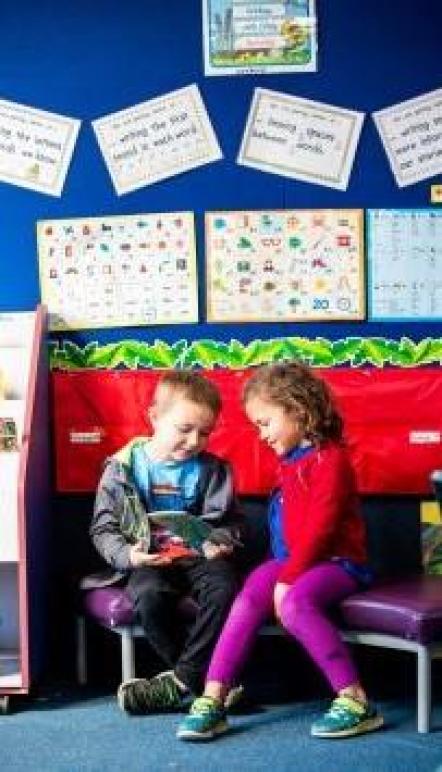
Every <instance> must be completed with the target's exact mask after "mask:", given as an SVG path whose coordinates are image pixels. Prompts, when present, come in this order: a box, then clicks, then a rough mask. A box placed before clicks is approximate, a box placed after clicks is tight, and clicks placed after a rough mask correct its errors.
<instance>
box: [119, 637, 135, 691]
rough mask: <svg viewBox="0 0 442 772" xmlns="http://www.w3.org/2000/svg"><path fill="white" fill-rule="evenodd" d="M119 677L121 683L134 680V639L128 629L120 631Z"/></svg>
mask: <svg viewBox="0 0 442 772" xmlns="http://www.w3.org/2000/svg"><path fill="white" fill-rule="evenodd" d="M121 675H122V679H123V681H128V680H129V679H130V678H135V639H134V637H133V635H132V630H131V628H130V627H125V628H124V629H123V630H122V631H121Z"/></svg>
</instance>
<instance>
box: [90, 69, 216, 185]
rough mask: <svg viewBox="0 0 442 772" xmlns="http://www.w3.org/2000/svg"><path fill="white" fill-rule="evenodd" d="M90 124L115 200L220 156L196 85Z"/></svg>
mask: <svg viewBox="0 0 442 772" xmlns="http://www.w3.org/2000/svg"><path fill="white" fill-rule="evenodd" d="M92 126H93V128H94V131H95V134H96V136H97V140H98V143H99V145H100V149H101V152H102V154H103V157H104V160H105V162H106V165H107V167H108V170H109V174H110V176H111V179H112V182H113V185H114V188H115V191H116V193H117V195H119V196H120V195H122V194H123V193H129V192H130V191H132V190H137V189H138V188H142V187H144V186H145V185H151V184H152V183H154V182H158V181H159V180H163V179H166V178H168V177H173V176H174V175H176V174H181V173H182V172H186V171H189V170H190V169H195V168H196V167H198V166H203V165H204V164H208V163H211V162H212V161H217V160H218V159H219V158H222V153H221V149H220V147H219V144H218V140H217V138H216V136H215V133H214V131H213V128H212V125H211V123H210V120H209V116H208V114H207V112H206V109H205V106H204V103H203V100H202V98H201V94H200V92H199V90H198V87H197V86H196V85H195V84H194V85H191V86H186V87H185V88H182V89H178V90H177V91H171V92H170V93H168V94H165V95H164V96H160V97H156V98H155V99H150V100H148V101H147V102H143V103H142V104H139V105H135V106H133V107H129V108H128V109H127V110H121V111H120V112H117V113H113V114H111V115H108V116H105V117H103V118H99V119H97V120H96V121H93V123H92Z"/></svg>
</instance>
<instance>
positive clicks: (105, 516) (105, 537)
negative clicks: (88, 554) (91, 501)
mask: <svg viewBox="0 0 442 772" xmlns="http://www.w3.org/2000/svg"><path fill="white" fill-rule="evenodd" d="M123 507H124V487H123V484H122V481H121V480H120V479H118V475H117V474H116V467H115V462H110V463H109V464H108V465H107V466H106V468H105V470H104V472H103V475H102V477H101V480H100V482H99V483H98V488H97V493H96V497H95V505H94V513H93V516H92V521H91V525H90V528H89V533H90V536H91V538H92V542H93V544H94V546H95V549H96V550H97V551H98V552H99V553H100V555H101V557H102V558H104V560H105V561H106V563H107V564H108V565H109V566H111V567H112V568H113V569H115V570H117V571H127V570H128V569H129V568H130V567H131V566H130V545H129V544H128V543H127V541H126V539H125V538H124V536H123V534H122V532H121V525H120V522H121V521H120V513H121V512H122V511H123Z"/></svg>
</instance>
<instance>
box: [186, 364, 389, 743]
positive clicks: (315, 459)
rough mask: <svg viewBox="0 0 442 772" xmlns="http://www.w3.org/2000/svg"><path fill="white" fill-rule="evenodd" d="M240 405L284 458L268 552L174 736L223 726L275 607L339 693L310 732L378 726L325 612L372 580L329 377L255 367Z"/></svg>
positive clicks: (342, 732) (206, 733)
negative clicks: (232, 693) (229, 699)
mask: <svg viewBox="0 0 442 772" xmlns="http://www.w3.org/2000/svg"><path fill="white" fill-rule="evenodd" d="M243 404H244V408H245V411H246V413H247V415H248V417H249V418H250V420H251V421H252V423H253V424H254V425H255V426H256V427H257V429H258V431H259V433H260V436H261V438H262V439H263V440H265V442H267V443H268V445H270V447H271V448H273V450H274V451H275V453H276V454H277V455H278V457H279V458H280V462H281V463H280V489H279V490H278V491H277V492H276V493H275V494H274V495H273V497H272V499H271V501H270V507H269V525H270V536H271V548H272V553H273V559H271V560H268V561H266V562H265V563H263V564H262V565H260V566H259V567H258V568H256V569H255V570H254V571H253V572H252V573H251V574H250V576H249V577H248V579H247V580H246V582H245V584H244V587H243V589H242V591H241V593H240V594H239V596H238V597H237V599H236V601H235V603H234V605H233V607H232V609H231V612H230V614H229V617H228V619H227V621H226V623H225V625H224V628H223V631H222V633H221V636H220V639H219V641H218V643H217V646H216V648H215V651H214V653H213V656H212V660H211V663H210V666H209V669H208V672H207V676H206V686H205V690H204V695H203V696H202V697H200V698H198V699H196V700H195V701H194V702H193V705H192V707H191V709H190V713H189V715H188V716H187V717H186V718H185V719H184V721H183V722H182V723H181V725H180V727H179V729H178V732H177V736H178V737H179V738H180V739H183V740H200V739H211V738H213V737H215V736H216V735H218V734H221V733H223V732H225V731H227V729H228V725H227V723H226V718H225V710H224V707H223V705H224V698H225V695H226V694H227V692H228V690H229V688H230V686H231V685H232V684H233V683H234V682H235V680H236V676H237V674H238V671H239V670H240V668H241V667H242V665H243V663H244V662H245V660H246V658H247V656H248V654H249V652H250V649H251V646H252V644H253V642H254V639H255V637H256V635H257V633H258V630H259V628H260V626H261V625H262V624H263V622H265V620H266V619H267V618H268V617H269V616H270V615H271V613H272V611H273V612H274V613H275V614H276V617H277V618H278V620H279V622H280V623H281V624H282V625H283V627H284V628H285V629H286V630H287V632H288V633H290V634H291V635H292V636H293V637H294V638H296V640H298V641H299V642H300V643H301V644H302V645H303V646H304V648H305V649H306V650H307V652H308V653H309V654H310V656H311V658H312V659H313V660H314V662H315V663H316V665H317V666H318V667H319V668H320V669H321V670H322V672H323V674H324V676H325V677H326V679H327V680H328V681H329V683H330V685H331V687H332V689H333V690H334V692H335V693H336V698H335V699H334V700H333V702H332V705H331V707H330V709H329V710H328V711H327V712H326V713H325V715H324V716H323V717H322V718H320V719H319V720H318V721H316V722H315V723H314V724H313V726H312V728H311V733H312V735H314V736H315V737H347V736H350V735H356V734H360V733H362V732H368V731H372V730H374V729H378V728H379V727H380V726H382V724H383V719H382V717H381V716H380V715H379V714H378V713H377V712H376V710H375V708H374V707H373V706H371V705H370V704H369V703H368V700H367V696H366V694H365V691H364V689H363V687H362V685H361V684H360V682H359V679H358V675H357V673H356V670H355V666H354V664H353V662H352V660H351V658H350V654H349V651H348V650H347V647H346V646H345V644H344V643H343V641H342V640H341V637H340V635H339V631H338V629H337V628H336V627H335V626H334V624H333V623H332V621H331V619H330V616H329V611H330V608H331V607H333V606H336V605H338V604H339V603H340V601H342V600H343V599H344V598H346V597H347V596H348V595H350V594H352V593H354V592H356V591H357V590H358V589H361V588H363V587H366V586H367V584H369V582H370V581H371V578H372V577H371V572H370V570H369V568H368V566H367V564H366V548H365V531H364V524H363V520H362V517H361V515H360V512H359V507H358V500H357V495H356V488H355V481H354V476H353V471H352V468H351V466H350V462H349V459H348V456H347V451H346V448H345V446H344V443H343V439H342V429H343V427H342V419H341V417H340V415H339V414H338V412H337V411H336V408H335V406H334V404H333V400H332V397H331V394H330V392H329V390H328V388H327V386H326V384H325V383H324V382H323V381H322V380H320V379H319V378H318V377H317V376H316V375H315V374H314V373H313V372H312V371H311V370H310V369H309V368H308V367H306V366H304V365H301V364H298V363H288V364H277V365H273V366H270V367H264V368H260V369H259V370H257V371H256V372H255V373H254V374H253V375H252V376H251V378H250V379H249V380H248V382H247V383H246V386H245V389H244V394H243Z"/></svg>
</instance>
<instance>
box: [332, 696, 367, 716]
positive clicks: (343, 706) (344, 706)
mask: <svg viewBox="0 0 442 772" xmlns="http://www.w3.org/2000/svg"><path fill="white" fill-rule="evenodd" d="M363 712H364V707H363V705H362V704H361V705H360V708H359V703H358V702H357V701H356V700H353V699H351V698H349V697H336V699H335V700H333V702H332V704H331V706H330V709H329V711H328V714H329V716H331V717H333V718H335V717H336V718H342V717H345V716H348V715H349V714H351V715H353V716H360V715H361V714H362V713H363Z"/></svg>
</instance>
